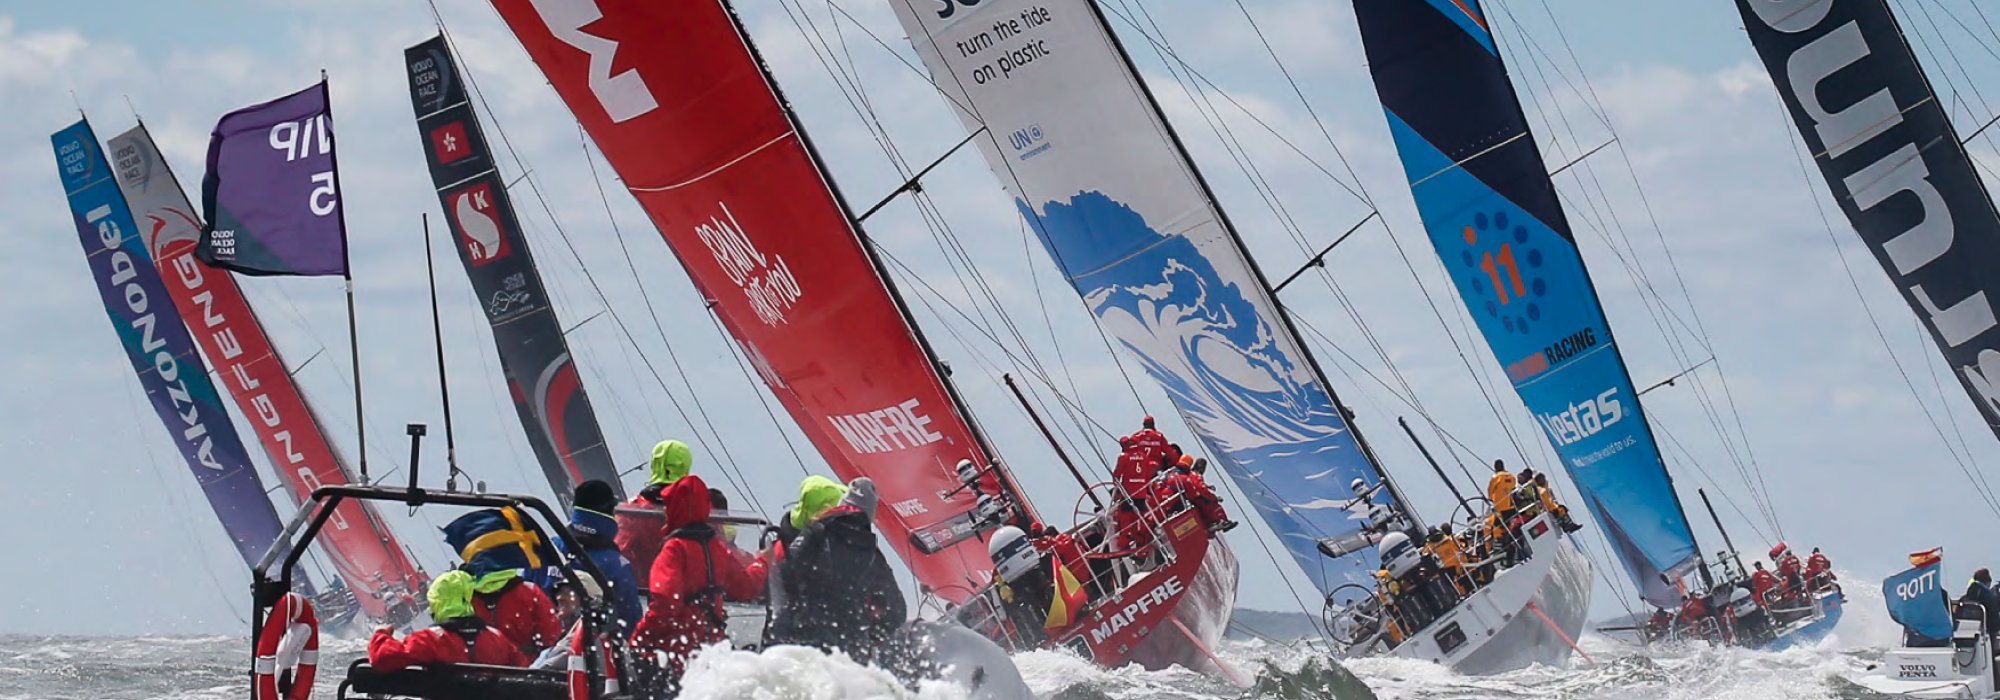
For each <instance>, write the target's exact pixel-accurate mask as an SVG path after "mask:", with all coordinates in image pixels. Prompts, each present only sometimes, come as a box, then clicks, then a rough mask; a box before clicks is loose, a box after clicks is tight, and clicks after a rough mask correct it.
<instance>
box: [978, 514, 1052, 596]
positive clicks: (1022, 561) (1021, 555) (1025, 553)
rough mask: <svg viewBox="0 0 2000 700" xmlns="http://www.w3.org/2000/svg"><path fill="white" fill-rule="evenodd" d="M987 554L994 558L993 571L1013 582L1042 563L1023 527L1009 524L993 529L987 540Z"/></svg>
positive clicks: (1003, 579)
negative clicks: (1022, 529)
mask: <svg viewBox="0 0 2000 700" xmlns="http://www.w3.org/2000/svg"><path fill="white" fill-rule="evenodd" d="M986 554H987V555H988V556H991V557H992V558H993V573H995V574H997V575H999V576H1000V580H1002V581H1007V582H1010V583H1011V582H1013V581H1018V580H1020V578H1021V577H1022V576H1024V575H1026V574H1028V573H1029V572H1032V571H1034V570H1035V569H1036V568H1037V567H1040V566H1041V565H1042V557H1041V554H1040V553H1039V552H1036V551H1035V546H1034V543H1032V542H1029V541H1028V534H1027V533H1025V532H1022V531H1021V528H1018V527H1014V526H1012V525H1007V526H1004V527H1001V528H1000V529H998V530H994V531H993V537H992V538H991V539H988V540H987V541H986Z"/></svg>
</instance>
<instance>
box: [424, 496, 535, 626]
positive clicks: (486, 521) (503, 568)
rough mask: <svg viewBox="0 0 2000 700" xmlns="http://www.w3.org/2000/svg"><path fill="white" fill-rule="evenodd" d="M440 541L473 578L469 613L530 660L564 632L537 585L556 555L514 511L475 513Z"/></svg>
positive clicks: (455, 521)
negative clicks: (481, 619) (504, 638)
mask: <svg viewBox="0 0 2000 700" xmlns="http://www.w3.org/2000/svg"><path fill="white" fill-rule="evenodd" d="M444 539H445V543H446V544H447V545H450V546H451V547H452V548H453V549H455V550H457V551H458V555H459V557H460V558H461V559H463V560H464V561H465V564H464V565H463V567H462V568H463V569H464V570H465V572H466V573H469V574H471V575H472V576H473V578H474V581H475V582H474V585H473V588H474V592H475V595H474V596H473V601H472V606H473V610H474V612H476V613H478V614H479V616H480V617H481V618H484V619H485V620H486V624H488V625H491V626H492V627H493V628H494V629H496V630H499V631H500V633H501V634H504V635H506V636H507V639H509V640H512V641H513V642H514V644H515V645H516V646H519V647H520V648H521V653H522V654H523V655H525V656H527V657H528V658H531V659H532V658H534V657H535V656H536V655H537V654H539V653H541V650H543V649H546V648H548V647H549V646H550V645H552V644H555V642H556V640H557V639H558V638H560V637H561V636H562V630H561V628H560V625H559V624H558V623H557V622H556V608H555V603H554V602H552V601H550V600H549V596H548V594H546V593H543V592H542V589H541V582H542V581H543V580H545V579H546V576H547V571H548V569H549V566H550V565H552V564H553V563H554V562H555V560H556V557H557V556H558V555H557V554H556V550H555V549H554V548H553V547H551V546H549V544H548V543H547V542H544V541H543V540H542V536H541V534H540V533H539V532H537V531H536V530H534V529H533V528H532V523H531V521H529V520H528V519H527V518H526V517H525V516H523V515H522V514H521V512H520V511H519V510H517V509H515V508H514V507H512V506H508V507H505V508H486V509H482V510H476V511H472V512H470V513H466V514H464V515H461V516H459V517H457V518H455V519H453V520H452V521H451V522H450V523H447V524H446V525H445V526H444Z"/></svg>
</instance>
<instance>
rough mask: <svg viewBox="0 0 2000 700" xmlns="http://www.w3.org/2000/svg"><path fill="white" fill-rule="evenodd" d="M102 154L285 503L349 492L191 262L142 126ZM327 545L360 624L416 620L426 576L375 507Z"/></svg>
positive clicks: (172, 185)
mask: <svg viewBox="0 0 2000 700" xmlns="http://www.w3.org/2000/svg"><path fill="white" fill-rule="evenodd" d="M110 148H111V152H112V153H113V154H114V156H115V157H116V161H117V163H118V170H117V178H118V185H119V187H120V188H121V190H122V191H123V199H124V201H128V202H130V203H131V207H132V212H133V215H134V217H135V221H144V222H145V224H144V226H143V228H142V229H140V230H142V231H144V234H143V235H144V236H145V239H144V241H145V245H146V247H147V249H148V250H150V251H151V252H152V254H153V256H154V257H153V259H154V260H155V261H156V264H157V265H158V268H159V270H160V271H161V275H162V277H163V278H164V279H166V280H168V283H167V284H166V286H165V293H166V296H168V297H170V298H171V299H172V300H173V302H174V304H175V305H177V306H179V307H180V308H181V310H182V312H183V314H184V317H183V319H184V320H188V319H191V320H194V321H197V323H191V324H188V327H187V329H188V330H189V331H192V334H193V337H194V340H195V341H198V342H199V344H200V346H201V349H202V351H203V352H204V353H205V354H206V355H207V356H208V357H209V358H211V359H213V360H214V361H215V362H216V363H217V370H218V372H217V375H216V376H219V377H221V378H222V383H223V386H224V388H226V389H227V390H228V393H229V395H230V397H231V398H232V399H234V402H235V404H236V408H237V410H238V411H239V412H241V413H242V414H243V415H244V416H245V417H246V418H249V419H250V420H248V421H247V422H249V423H250V425H251V427H252V428H253V429H254V430H255V431H256V432H257V437H258V439H259V441H260V442H261V443H262V445H263V447H264V452H265V455H266V456H268V457H269V458H270V461H271V464H272V466H273V468H274V470H275V471H276V473H277V475H278V478H279V481H280V482H281V483H283V484H284V485H285V487H286V489H287V490H288V491H289V492H290V494H291V496H292V499H293V501H294V502H296V503H304V502H305V501H306V500H307V499H308V497H310V496H311V495H312V492H313V491H314V490H315V489H318V488H320V487H321V486H328V485H339V484H346V483H349V482H350V479H349V477H348V475H347V468H346V466H345V463H344V462H343V461H342V460H341V458H340V456H339V454H338V453H337V451H336V450H335V449H334V447H333V443H332V442H331V441H329V440H328V439H327V437H326V434H325V433H324V432H323V430H322V429H321V427H320V423H319V420H318V417H317V416H316V415H315V414H314V412H313V409H312V406H311V404H310V403H308V402H307V400H306V398H305V396H304V394H303V393H301V391H300V389H299V387H298V385H297V384H296V383H295V381H294V380H293V378H292V375H291V373H290V371H288V370H287V368H286V366H285V362H284V359H283V358H282V357H280V356H279V354H278V351H277V348H276V347H275V346H273V345H272V343H271V340H270V338H269V337H268V336H267V335H266V334H265V332H264V329H263V326H262V325H261V323H260V322H259V321H258V320H257V315H256V312H255V311H254V310H253V309H252V308H251V307H250V304H249V301H248V300H247V299H245V298H244V296H243V292H242V290H241V289H240V288H239V287H238V286H237V284H236V280H235V279H234V278H233V277H232V276H231V275H230V274H229V273H228V272H227V271H224V270H221V269H219V268H215V267H211V266H209V265H208V264H206V263H203V262H202V261H201V260H199V259H197V258H196V257H195V256H194V249H195V241H196V239H197V237H198V236H199V234H200V231H201V219H200V217H199V216H198V215H197V214H196V213H195V209H194V207H193V205H191V204H190V203H189V202H188V199H187V196H186V195H185V194H184V193H183V192H182V191H181V188H180V184H179V183H178V181H176V180H175V178H174V175H173V172H172V170H170V169H169V168H168V167H167V162H166V159H164V158H162V157H161V155H160V152H159V148H158V147H157V146H155V145H154V144H153V140H152V136H151V135H150V134H149V133H148V132H147V131H146V129H145V127H144V125H140V126H135V127H133V128H132V129H131V130H129V131H127V132H125V133H123V134H120V135H118V136H116V137H114V138H112V139H111V142H110ZM191 350H192V346H190V351H191ZM218 409H219V407H218ZM217 414H218V415H221V413H220V411H219V410H218V411H217ZM260 497H261V492H260ZM267 502H268V501H267ZM273 517H274V518H275V514H274V516H273ZM328 538H329V541H330V544H331V546H330V547H329V548H328V549H327V550H326V552H327V559H328V561H329V562H330V563H331V564H332V566H333V568H334V570H335V571H336V572H337V573H338V574H339V576H340V579H341V580H342V581H343V582H345V584H346V588H347V590H348V591H349V592H351V594H352V596H353V598H354V601H353V603H352V604H354V605H358V606H359V609H360V612H361V615H362V616H364V617H366V618H367V619H368V620H373V621H377V622H382V623H389V624H398V625H400V624H405V623H408V622H409V621H411V620H412V619H414V618H415V617H416V616H417V615H418V614H420V613H421V609H422V607H423V605H422V603H421V601H422V600H423V587H424V585H425V577H424V574H423V572H422V571H421V569H419V568H418V567H417V565H416V563H415V562H414V561H412V560H411V559H410V556H409V553H408V552H407V551H406V550H404V549H403V547H402V545H401V544H400V542H399V541H398V540H397V538H396V535H395V533H394V532H393V531H391V530H390V529H389V527H388V525H387V523H385V522H384V521H383V520H382V518H381V515H380V514H378V513H377V512H376V511H375V507H374V505H373V504H371V503H365V502H349V503H347V504H344V505H343V506H342V508H341V509H340V510H339V511H337V512H336V513H335V527H334V528H332V529H331V530H330V531H329V533H328ZM276 539H277V537H276V533H275V532H273V533H272V535H271V540H270V541H265V542H260V543H259V545H258V546H259V549H258V550H257V551H256V552H255V554H254V556H253V557H252V561H253V562H254V559H255V557H261V556H262V555H263V553H264V552H263V550H262V549H261V548H262V547H267V546H269V545H270V542H271V541H276ZM326 602H335V603H339V602H340V601H326ZM339 609H341V608H323V609H322V610H323V615H324V616H325V617H326V618H328V619H333V618H335V617H336V616H337V613H336V611H337V610H339Z"/></svg>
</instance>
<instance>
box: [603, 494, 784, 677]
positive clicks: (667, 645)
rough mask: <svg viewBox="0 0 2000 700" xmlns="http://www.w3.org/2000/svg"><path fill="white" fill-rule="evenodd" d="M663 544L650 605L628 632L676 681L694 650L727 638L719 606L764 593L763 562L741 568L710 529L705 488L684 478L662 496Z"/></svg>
mask: <svg viewBox="0 0 2000 700" xmlns="http://www.w3.org/2000/svg"><path fill="white" fill-rule="evenodd" d="M660 495H661V497H662V501H663V502H664V505H665V506H666V516H667V520H666V522H667V536H666V543H665V544H662V545H661V546H660V552H659V556H658V557H656V558H654V559H653V570H652V576H651V577H650V581H649V584H650V586H649V588H648V593H649V594H650V595H649V596H648V599H649V601H650V606H649V607H648V608H647V610H646V616H645V617H642V618H640V619H639V627H638V629H637V630H635V631H633V633H632V646H634V647H636V648H640V649H651V650H657V651H661V652H664V653H665V654H666V660H665V661H666V667H665V668H664V669H663V670H665V671H666V672H667V673H668V678H669V679H674V678H678V677H679V676H680V674H681V670H682V669H683V668H684V667H685V665H686V663H687V659H688V657H689V656H692V655H693V654H694V652H695V650H696V649H699V648H701V647H702V646H703V645H706V644H713V643H715V642H720V641H724V640H726V639H728V634H727V633H728V626H727V622H728V612H727V611H725V610H724V609H723V606H722V602H723V600H724V599H728V600H739V601H745V600H755V599H756V598H757V595H758V594H760V593H762V592H763V590H764V569H765V560H764V558H763V557H758V558H757V559H756V560H755V561H753V562H751V563H750V565H749V566H747V567H746V566H744V565H743V564H742V563H741V562H739V561H737V559H736V557H734V556H732V555H731V554H730V552H729V546H728V545H727V544H725V543H724V542H723V540H722V538H721V537H720V536H719V535H718V533H717V531H716V529H715V528H714V527H713V526H711V525H709V523H708V515H709V512H710V507H709V504H708V484H706V483H703V482H702V480H701V477H698V476H692V475H690V476H683V477H681V478H680V479H679V480H677V481H675V482H674V483H673V484H672V485H670V486H667V487H666V488H665V489H664V490H663V491H662V492H661V494H660Z"/></svg>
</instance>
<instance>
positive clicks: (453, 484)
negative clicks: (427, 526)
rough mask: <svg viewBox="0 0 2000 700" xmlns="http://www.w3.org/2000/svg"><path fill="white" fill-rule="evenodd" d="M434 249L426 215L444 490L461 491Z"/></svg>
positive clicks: (426, 257) (427, 270)
mask: <svg viewBox="0 0 2000 700" xmlns="http://www.w3.org/2000/svg"><path fill="white" fill-rule="evenodd" d="M434 247H435V246H433V245H432V243H431V215H430V214H429V213H428V212H426V213H425V214H424V273H425V274H426V275H428V276H429V277H430V282H431V339H432V340H433V341H434V342H435V343H436V345H437V360H438V395H439V398H441V399H442V400H443V402H444V464H445V473H446V474H447V476H446V477H445V481H444V490H446V491H457V490H458V475H459V471H458V443H457V442H456V441H454V440H453V439H452V432H451V382H450V381H447V380H446V377H445V372H444V323H443V322H442V321H440V320H439V319H438V277H437V261H436V256H435V255H433V251H432V248H434ZM411 474H412V475H415V471H414V470H412V471H411Z"/></svg>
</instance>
